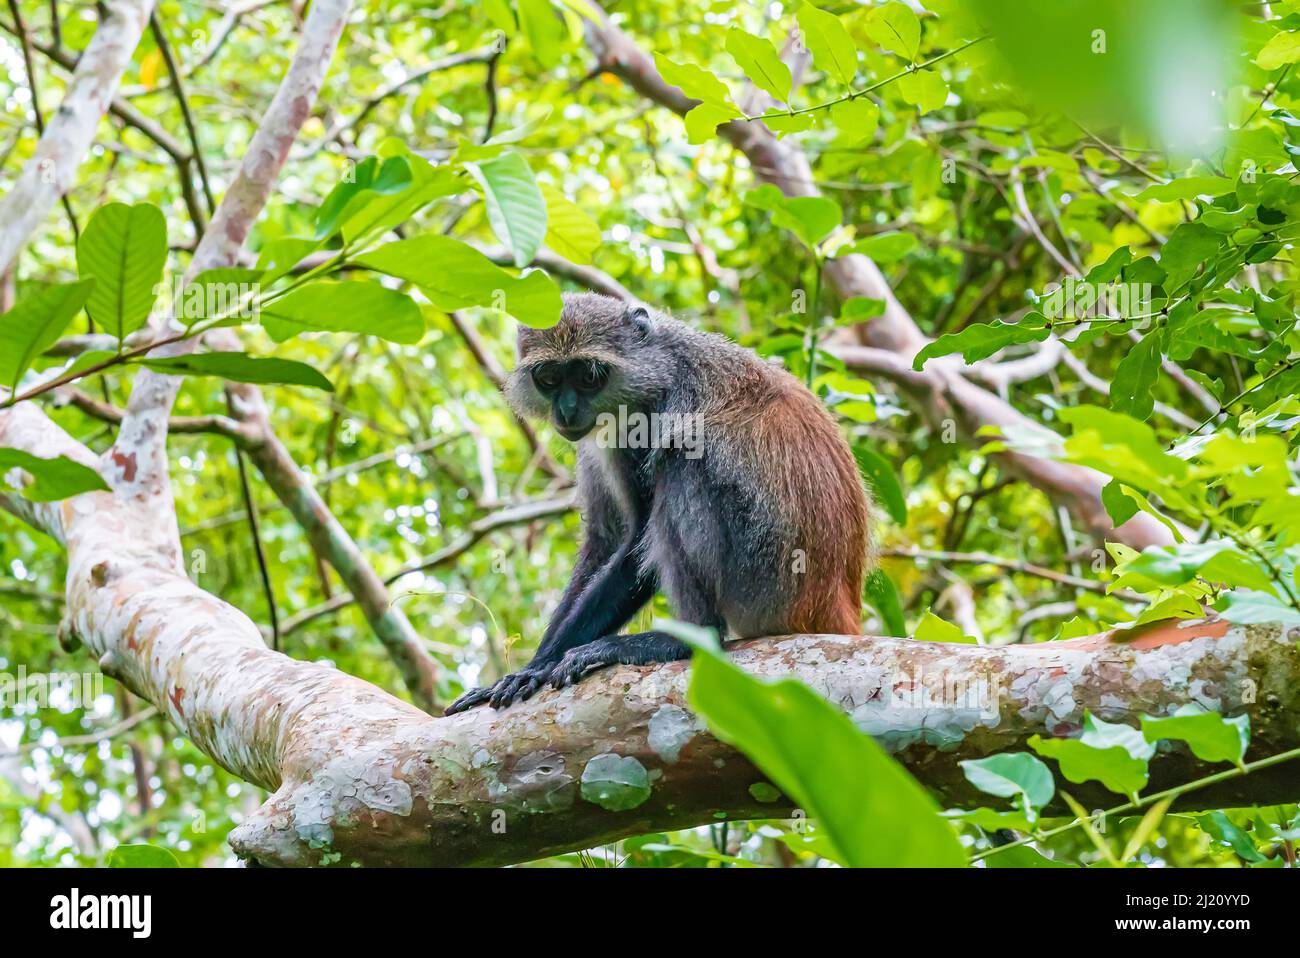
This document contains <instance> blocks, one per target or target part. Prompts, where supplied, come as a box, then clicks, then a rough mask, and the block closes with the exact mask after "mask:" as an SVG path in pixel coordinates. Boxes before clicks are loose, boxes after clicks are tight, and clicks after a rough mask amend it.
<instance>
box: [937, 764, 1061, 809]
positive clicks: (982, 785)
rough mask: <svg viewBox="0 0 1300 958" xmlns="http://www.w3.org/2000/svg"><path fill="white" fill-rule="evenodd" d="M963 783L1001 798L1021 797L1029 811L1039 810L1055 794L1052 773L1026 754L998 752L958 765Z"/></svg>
mask: <svg viewBox="0 0 1300 958" xmlns="http://www.w3.org/2000/svg"><path fill="white" fill-rule="evenodd" d="M958 764H959V765H960V766H961V770H962V773H963V774H964V775H965V776H966V779H967V781H969V782H970V783H971V784H972V785H974V786H975V787H976V788H978V789H979V790H980V791H981V792H988V793H989V794H990V795H997V796H999V797H1001V798H1014V797H1016V796H1017V795H1023V796H1024V800H1025V802H1026V803H1027V804H1028V806H1029V807H1030V808H1035V809H1037V808H1042V807H1043V806H1044V805H1046V804H1047V803H1048V802H1050V801H1051V800H1052V796H1053V795H1055V794H1056V781H1055V779H1053V778H1052V770H1051V769H1050V768H1048V767H1047V765H1045V764H1044V763H1043V761H1042V760H1041V759H1039V758H1038V757H1036V756H1034V755H1030V754H1029V753H1028V752H999V753H998V754H996V755H990V756H989V757H988V758H980V759H968V760H967V761H964V762H959V763H958Z"/></svg>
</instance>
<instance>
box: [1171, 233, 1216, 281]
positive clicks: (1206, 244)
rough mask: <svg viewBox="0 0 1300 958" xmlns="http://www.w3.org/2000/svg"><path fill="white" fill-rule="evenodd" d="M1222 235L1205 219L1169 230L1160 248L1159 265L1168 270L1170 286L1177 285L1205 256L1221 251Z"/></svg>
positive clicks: (1193, 271)
mask: <svg viewBox="0 0 1300 958" xmlns="http://www.w3.org/2000/svg"><path fill="white" fill-rule="evenodd" d="M1222 241H1223V237H1221V236H1220V235H1219V234H1218V233H1216V232H1214V230H1212V229H1210V228H1209V227H1208V226H1206V225H1205V224H1203V223H1183V224H1181V225H1179V226H1178V227H1177V228H1175V229H1174V231H1173V232H1172V233H1170V234H1169V239H1168V241H1167V242H1166V243H1165V245H1164V246H1163V247H1162V248H1161V250H1160V265H1161V266H1162V267H1164V270H1165V272H1166V273H1167V274H1168V278H1167V279H1166V281H1165V282H1166V288H1167V289H1171V290H1172V289H1177V288H1178V287H1180V286H1181V285H1182V284H1183V283H1184V282H1185V281H1186V280H1188V279H1190V278H1191V277H1192V275H1193V274H1194V273H1195V272H1196V270H1197V268H1198V267H1199V266H1200V265H1201V263H1203V262H1204V261H1205V260H1207V259H1209V258H1210V257H1211V256H1213V255H1214V254H1215V253H1217V252H1218V251H1219V245H1220V244H1221V243H1222Z"/></svg>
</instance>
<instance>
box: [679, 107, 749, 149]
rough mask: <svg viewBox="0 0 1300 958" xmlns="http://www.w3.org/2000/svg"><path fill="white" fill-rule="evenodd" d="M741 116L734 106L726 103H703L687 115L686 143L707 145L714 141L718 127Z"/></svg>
mask: <svg viewBox="0 0 1300 958" xmlns="http://www.w3.org/2000/svg"><path fill="white" fill-rule="evenodd" d="M739 116H741V112H740V111H739V110H737V109H736V108H735V107H734V106H729V105H728V104H725V103H701V104H700V105H699V106H696V107H694V108H692V110H691V111H690V112H689V113H687V114H686V117H685V122H686V142H687V143H692V144H697V145H698V144H700V143H707V142H708V141H709V140H711V139H713V137H714V134H716V133H717V131H718V127H719V126H721V125H722V124H723V123H727V122H729V121H730V120H734V119H736V118H738V117H739Z"/></svg>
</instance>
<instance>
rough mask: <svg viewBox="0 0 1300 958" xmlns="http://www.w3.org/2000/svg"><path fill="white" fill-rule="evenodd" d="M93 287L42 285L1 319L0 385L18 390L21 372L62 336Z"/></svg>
mask: <svg viewBox="0 0 1300 958" xmlns="http://www.w3.org/2000/svg"><path fill="white" fill-rule="evenodd" d="M94 285H95V281H94V280H93V279H83V280H81V281H79V282H76V283H55V284H51V285H48V286H44V287H42V288H41V289H39V290H38V291H37V292H35V293H32V294H30V295H28V296H26V297H24V298H23V299H22V300H21V301H20V302H19V303H18V304H17V305H16V306H14V308H13V309H11V310H9V312H7V313H5V314H4V315H3V316H0V386H8V387H9V388H10V389H13V390H15V391H16V390H17V388H18V381H19V380H20V379H22V378H23V373H25V372H27V370H28V369H29V368H30V367H31V365H32V363H33V362H35V361H36V357H37V356H39V355H40V354H41V353H43V352H45V350H47V349H49V348H50V346H52V345H54V343H55V341H56V340H58V338H59V337H60V336H61V335H63V331H64V330H65V329H67V327H68V323H70V322H72V317H74V316H76V315H77V311H78V310H79V309H81V307H82V306H83V305H84V304H85V302H86V298H87V297H88V296H89V295H90V291H91V288H92V287H93V286H94Z"/></svg>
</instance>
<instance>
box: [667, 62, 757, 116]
mask: <svg viewBox="0 0 1300 958" xmlns="http://www.w3.org/2000/svg"><path fill="white" fill-rule="evenodd" d="M655 66H656V67H657V68H658V70H659V75H660V76H662V77H663V78H664V82H665V83H667V84H668V85H669V86H675V87H677V88H678V89H679V90H681V91H682V93H684V94H686V96H688V97H689V98H691V99H692V100H699V101H701V102H702V103H716V104H719V105H722V106H732V107H733V108H734V106H735V104H733V103H732V102H731V91H730V90H728V89H727V85H726V84H725V83H723V82H722V81H721V80H719V79H718V78H717V77H716V76H714V75H713V74H712V73H710V72H709V71H708V70H706V69H704V68H703V67H700V66H696V65H695V64H694V63H678V62H677V61H676V60H671V59H669V58H668V57H666V56H664V55H663V54H662V53H656V54H655ZM737 113H738V114H739V111H737Z"/></svg>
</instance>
